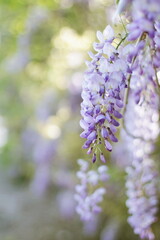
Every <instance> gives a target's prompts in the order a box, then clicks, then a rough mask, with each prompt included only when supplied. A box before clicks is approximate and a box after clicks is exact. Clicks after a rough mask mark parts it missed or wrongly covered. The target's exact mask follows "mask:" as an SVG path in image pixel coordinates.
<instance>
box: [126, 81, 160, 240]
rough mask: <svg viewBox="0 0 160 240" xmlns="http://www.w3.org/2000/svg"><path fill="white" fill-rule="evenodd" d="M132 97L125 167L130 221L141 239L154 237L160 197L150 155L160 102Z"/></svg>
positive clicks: (156, 131) (156, 133) (127, 118)
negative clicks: (137, 102)
mask: <svg viewBox="0 0 160 240" xmlns="http://www.w3.org/2000/svg"><path fill="white" fill-rule="evenodd" d="M148 88H149V86H148ZM133 96H134V95H130V98H129V102H128V105H127V112H126V115H125V124H126V129H127V132H126V133H123V141H124V145H125V149H126V150H127V152H128V153H127V155H126V157H128V160H129V163H128V167H126V173H127V181H126V188H127V192H126V193H127V196H128V200H127V202H126V205H127V207H128V209H129V210H128V212H129V214H130V217H129V218H128V222H129V223H130V225H131V226H132V227H133V229H134V232H135V233H136V234H138V235H139V236H140V237H141V238H142V239H144V238H145V239H149V240H153V239H154V234H153V233H152V230H151V225H152V224H153V223H154V222H155V221H156V217H155V214H156V212H157V201H158V200H157V195H156V176H157V172H156V170H155V164H154V161H153V159H151V157H150V154H151V153H152V151H153V143H154V141H155V139H156V138H157V136H158V134H159V124H158V105H157V101H156V102H155V104H152V105H151V104H148V103H147V102H146V101H145V100H144V101H143V103H141V105H137V104H136V103H135V101H134V97H133ZM156 107H157V108H156Z"/></svg>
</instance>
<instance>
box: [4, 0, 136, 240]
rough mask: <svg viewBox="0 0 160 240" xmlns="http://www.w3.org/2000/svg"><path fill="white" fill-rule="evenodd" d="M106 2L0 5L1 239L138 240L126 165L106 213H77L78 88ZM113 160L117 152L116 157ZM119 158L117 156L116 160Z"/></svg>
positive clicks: (13, 0) (116, 176)
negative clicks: (85, 217) (88, 216)
mask: <svg viewBox="0 0 160 240" xmlns="http://www.w3.org/2000/svg"><path fill="white" fill-rule="evenodd" d="M114 9H115V5H114V1H109V0H34V1H31V0H0V240H35V239H36V240H63V239H65V240H75V239H77V240H82V239H84V240H85V239H86V240H87V239H91V240H94V239H95V240H98V239H100V240H122V239H123V240H130V239H138V237H137V236H134V235H133V232H132V229H131V228H130V227H129V225H128V224H127V221H126V219H127V209H126V207H125V199H126V197H125V189H124V180H125V177H124V176H125V175H124V173H123V164H122V162H123V159H121V164H119V162H117V160H116V159H114V156H113V159H114V160H113V161H114V163H116V164H114V165H112V164H111V163H110V161H109V156H106V157H107V159H108V164H109V165H111V166H110V172H111V173H112V174H111V175H112V177H111V183H110V185H109V186H108V190H107V191H108V193H109V194H108V195H107V196H106V197H105V200H104V202H103V205H104V206H103V207H104V212H103V213H102V214H101V215H100V216H99V217H97V218H95V221H94V222H88V223H86V224H83V223H82V222H81V221H80V219H79V216H77V214H76V213H75V200H74V188H75V184H76V183H77V179H76V171H77V170H78V166H77V159H78V158H84V159H88V160H89V157H88V156H86V153H85V151H84V150H82V149H81V146H82V144H83V140H82V139H80V137H79V134H80V132H81V129H80V127H79V120H80V102H81V97H80V93H81V84H82V80H83V72H84V70H85V68H86V67H85V63H84V62H85V59H88V55H87V52H88V51H89V50H90V49H91V47H92V43H93V42H94V40H95V37H96V34H95V33H96V31H97V30H103V29H104V28H105V26H106V25H107V24H108V23H109V24H111V22H112V16H113V12H114ZM115 154H116V153H115ZM121 158H122V157H121Z"/></svg>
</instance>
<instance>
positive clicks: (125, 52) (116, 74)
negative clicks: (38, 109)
mask: <svg viewBox="0 0 160 240" xmlns="http://www.w3.org/2000/svg"><path fill="white" fill-rule="evenodd" d="M118 15H120V24H121V25H122V27H123V29H124V32H122V33H120V34H115V33H114V30H113V28H112V27H111V26H109V25H108V26H107V27H106V28H105V30H104V31H103V33H102V32H100V31H98V32H97V38H98V40H99V42H98V43H94V44H93V48H94V51H95V52H96V53H92V52H89V56H90V58H91V61H87V62H86V63H87V66H88V69H87V71H86V72H85V76H84V81H83V86H82V99H83V101H82V104H81V115H82V119H81V121H80V125H81V127H82V128H83V132H82V134H81V137H82V138H85V139H86V142H85V143H84V145H83V148H84V149H88V151H87V154H91V153H92V162H93V163H94V162H95V161H96V160H98V159H100V160H101V162H103V163H105V158H104V152H102V148H101V146H105V148H106V149H107V150H108V151H110V152H111V151H112V148H113V146H112V142H118V138H117V136H118V134H116V135H117V136H115V133H116V132H117V127H119V126H120V125H121V127H122V130H121V136H122V137H121V141H122V144H121V146H122V148H123V149H125V151H124V152H125V153H126V154H125V156H124V158H125V159H126V160H125V165H124V166H127V167H126V175H127V177H126V189H127V192H126V195H127V198H128V199H127V201H126V205H127V207H128V213H129V215H130V216H129V218H128V222H129V224H130V225H131V226H132V228H133V230H134V233H135V234H138V235H139V236H140V238H141V239H148V240H153V239H155V237H154V233H153V232H152V228H151V225H152V224H153V223H154V222H156V220H157V218H156V213H157V203H158V198H157V174H158V171H157V170H156V163H155V161H154V158H153V157H152V153H153V152H154V144H155V142H156V139H157V137H158V135H159V107H160V106H159V94H160V88H159V79H158V71H159V70H160V1H159V0H153V1H150V0H143V1H138V0H128V1H127V0H120V1H118V7H117V10H116V13H115V16H114V19H115V17H117V16H118ZM122 17H123V19H122ZM119 119H121V120H119ZM121 152H122V151H121ZM87 170H88V165H87V168H86V169H85V170H82V168H81V171H84V172H85V174H84V172H83V174H84V175H85V176H87V172H86V171H87ZM83 174H82V172H81V174H78V177H79V178H80V179H81V181H82V178H81V177H82V175H83ZM84 175H83V176H84ZM83 179H84V177H83ZM86 179H87V178H86ZM84 182H85V184H86V182H87V180H85V181H83V183H84ZM96 184H97V182H96V181H95V185H96ZM80 192H81V191H80ZM93 202H94V201H93ZM93 202H92V203H93ZM90 204H91V203H90ZM83 206H84V205H83ZM81 209H82V207H81ZM78 213H79V214H80V215H81V214H82V212H80V210H78ZM83 214H84V212H83ZM86 216H88V215H87V214H85V215H83V218H82V219H85V217H86ZM86 219H87V217H86Z"/></svg>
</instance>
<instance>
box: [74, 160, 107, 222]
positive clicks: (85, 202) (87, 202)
mask: <svg viewBox="0 0 160 240" xmlns="http://www.w3.org/2000/svg"><path fill="white" fill-rule="evenodd" d="M78 164H79V165H80V171H78V172H77V177H78V178H79V179H80V184H78V185H77V186H76V194H75V199H76V201H77V203H78V205H77V207H76V211H77V213H78V214H79V215H80V216H81V219H82V220H84V221H89V220H92V219H94V215H95V214H97V213H99V212H101V207H100V206H99V205H98V204H99V203H101V201H102V200H103V195H104V194H105V193H106V190H105V188H103V187H99V188H97V187H96V185H98V184H99V183H100V182H105V181H106V180H107V179H108V178H109V175H108V173H107V166H104V165H102V166H100V167H99V168H98V170H97V171H94V170H90V171H88V169H89V164H88V163H87V162H86V161H84V160H82V159H79V160H78ZM91 190H92V191H91ZM90 191H91V193H90Z"/></svg>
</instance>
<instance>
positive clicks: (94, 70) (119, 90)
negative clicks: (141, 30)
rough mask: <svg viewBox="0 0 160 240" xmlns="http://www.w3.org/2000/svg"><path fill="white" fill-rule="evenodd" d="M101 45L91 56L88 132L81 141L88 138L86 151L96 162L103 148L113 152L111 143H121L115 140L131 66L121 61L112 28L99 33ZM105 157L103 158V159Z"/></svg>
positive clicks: (85, 111)
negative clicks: (101, 146) (103, 146)
mask: <svg viewBox="0 0 160 240" xmlns="http://www.w3.org/2000/svg"><path fill="white" fill-rule="evenodd" d="M97 38H98V40H99V43H94V44H93V47H94V50H95V51H96V52H97V54H93V53H92V52H90V53H89V55H90V57H91V59H92V60H91V61H90V62H87V65H88V70H87V71H86V73H85V77H84V82H83V86H82V88H83V89H82V99H83V102H82V103H81V115H82V119H81V121H80V125H81V127H82V128H83V129H84V131H83V132H82V134H81V137H83V138H86V139H87V141H86V142H85V143H84V145H83V148H86V149H89V150H88V152H87V153H88V154H90V153H93V159H92V161H93V162H95V161H96V159H97V155H98V154H101V150H100V145H101V144H104V145H105V148H106V149H107V150H108V151H112V144H111V142H117V141H118V139H117V138H116V136H115V133H116V131H117V127H118V126H119V122H118V119H120V118H122V114H121V112H120V110H121V108H122V107H123V94H124V89H125V88H126V87H127V80H126V75H127V71H128V68H127V64H126V61H125V59H123V58H120V57H119V56H120V52H121V51H120V50H119V49H118V46H117V47H116V46H115V44H114V40H115V36H114V31H113V29H112V28H111V27H110V26H107V27H106V29H105V30H104V31H103V33H101V32H100V31H98V32H97ZM101 156H102V155H101Z"/></svg>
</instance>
